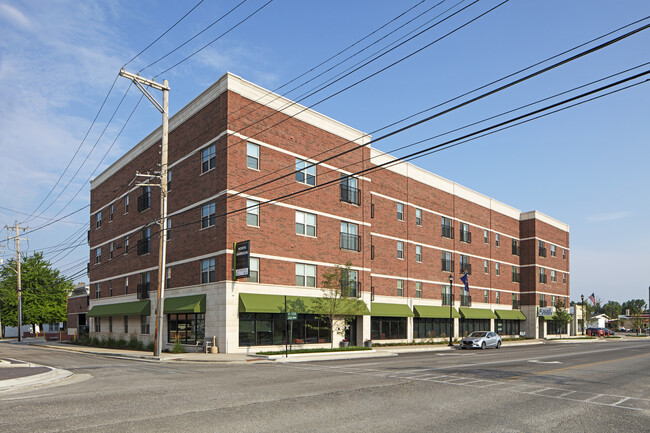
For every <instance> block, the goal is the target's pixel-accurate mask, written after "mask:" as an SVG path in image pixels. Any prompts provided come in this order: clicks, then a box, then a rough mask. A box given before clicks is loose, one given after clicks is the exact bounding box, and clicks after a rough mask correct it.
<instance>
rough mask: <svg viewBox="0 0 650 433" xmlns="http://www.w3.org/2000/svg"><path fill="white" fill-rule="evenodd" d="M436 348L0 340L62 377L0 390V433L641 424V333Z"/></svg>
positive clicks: (647, 419)
mask: <svg viewBox="0 0 650 433" xmlns="http://www.w3.org/2000/svg"><path fill="white" fill-rule="evenodd" d="M578 341H580V342H581V343H578ZM582 342H591V344H585V343H582ZM388 349H389V348H386V349H384V348H382V349H380V350H378V351H377V352H382V351H388ZM390 349H393V350H395V348H390ZM420 349H421V348H420ZM438 349H442V350H438V351H427V352H424V351H417V352H416V351H413V350H415V349H411V351H410V352H409V353H400V354H399V355H398V356H388V357H373V358H367V359H341V360H327V361H309V362H300V363H278V362H269V361H261V362H259V361H258V362H246V361H232V362H196V361H194V362H159V361H155V362H154V361H152V360H147V359H145V358H140V359H138V358H123V357H114V356H113V355H110V356H106V355H100V354H97V353H80V352H71V351H68V350H66V351H61V350H53V349H51V348H46V347H36V346H21V345H15V344H0V358H2V359H15V360H22V361H25V362H30V363H33V364H36V365H46V366H50V367H53V368H55V369H61V370H66V371H69V372H71V373H74V375H73V376H70V377H68V378H65V379H63V380H60V381H59V382H57V383H56V384H51V385H47V386H40V387H30V388H24V389H20V390H13V391H7V392H0V411H2V413H3V417H2V418H1V419H0V431H2V432H5V431H6V432H14V431H16V432H23V431H29V432H37V431H77V430H83V431H86V430H95V431H157V432H161V431H179V430H195V431H224V432H230V431H247V432H250V431H283V432H291V431H297V432H298V431H307V430H311V431H340V430H350V429H353V430H358V431H373V432H376V431H380V432H383V431H387V432H388V431H420V432H421V431H461V432H464V431H504V432H505V431H508V432H510V431H530V432H537V431H554V432H555V431H558V430H563V431H570V432H573V431H576V432H579V431H589V432H592V431H626V432H647V431H649V428H648V426H650V373H649V370H648V365H650V341H648V340H645V339H640V340H635V339H630V340H628V341H620V340H619V341H598V342H595V343H594V340H577V341H575V342H572V343H563V344H558V343H557V342H556V343H544V344H534V345H520V346H514V345H511V346H508V347H503V348H502V349H501V350H486V351H469V352H468V351H461V350H449V349H444V348H443V347H438ZM0 370H3V369H2V368H0Z"/></svg>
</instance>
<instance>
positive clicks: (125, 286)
mask: <svg viewBox="0 0 650 433" xmlns="http://www.w3.org/2000/svg"><path fill="white" fill-rule="evenodd" d="M124 294H125V295H128V294H129V277H124Z"/></svg>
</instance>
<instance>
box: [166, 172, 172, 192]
mask: <svg viewBox="0 0 650 433" xmlns="http://www.w3.org/2000/svg"><path fill="white" fill-rule="evenodd" d="M171 190H172V171H171V170H167V192H169V191H171Z"/></svg>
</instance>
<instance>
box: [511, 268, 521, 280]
mask: <svg viewBox="0 0 650 433" xmlns="http://www.w3.org/2000/svg"><path fill="white" fill-rule="evenodd" d="M512 282H513V283H518V282H519V268H518V267H516V266H513V267H512Z"/></svg>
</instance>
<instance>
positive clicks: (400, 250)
mask: <svg viewBox="0 0 650 433" xmlns="http://www.w3.org/2000/svg"><path fill="white" fill-rule="evenodd" d="M397 258H398V259H403V258H404V242H402V241H397Z"/></svg>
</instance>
